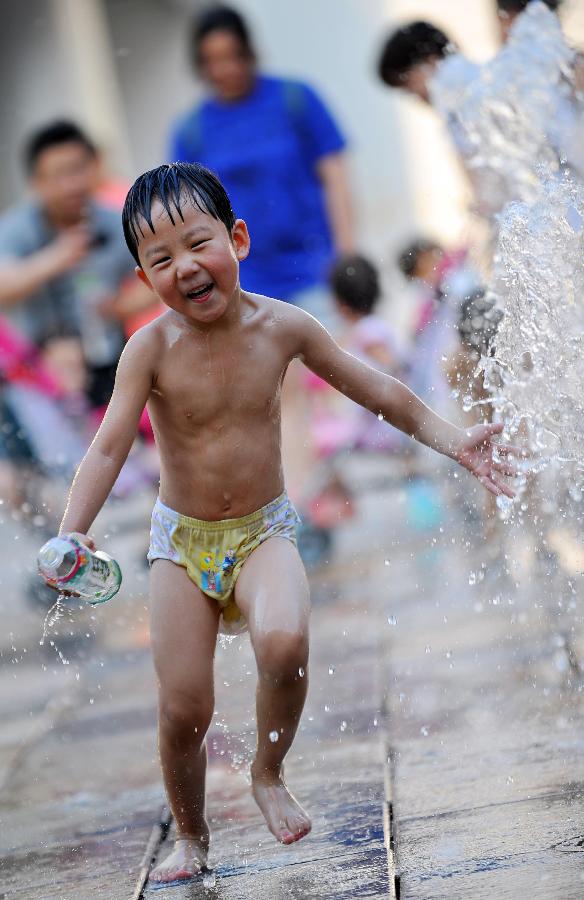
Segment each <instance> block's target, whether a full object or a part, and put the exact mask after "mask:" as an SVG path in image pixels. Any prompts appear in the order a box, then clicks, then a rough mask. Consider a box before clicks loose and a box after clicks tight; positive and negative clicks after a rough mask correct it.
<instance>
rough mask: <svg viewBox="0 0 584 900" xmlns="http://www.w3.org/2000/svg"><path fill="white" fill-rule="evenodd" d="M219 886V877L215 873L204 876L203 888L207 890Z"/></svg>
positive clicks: (206, 873) (207, 873)
mask: <svg viewBox="0 0 584 900" xmlns="http://www.w3.org/2000/svg"><path fill="white" fill-rule="evenodd" d="M216 884H217V876H216V875H215V872H205V874H204V875H203V887H204V888H205V889H206V888H214V887H215V886H216Z"/></svg>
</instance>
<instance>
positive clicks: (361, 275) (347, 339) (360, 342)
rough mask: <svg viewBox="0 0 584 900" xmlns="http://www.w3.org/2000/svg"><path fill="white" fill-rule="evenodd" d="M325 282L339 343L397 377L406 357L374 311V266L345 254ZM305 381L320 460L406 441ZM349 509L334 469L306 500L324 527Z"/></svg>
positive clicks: (392, 448)
mask: <svg viewBox="0 0 584 900" xmlns="http://www.w3.org/2000/svg"><path fill="white" fill-rule="evenodd" d="M330 286H331V289H332V292H333V295H334V298H335V301H336V306H337V311H338V313H339V317H340V320H341V322H342V328H341V331H340V334H339V344H340V346H341V347H343V349H344V350H347V351H348V352H349V353H351V354H352V355H353V356H356V357H357V358H358V359H360V360H361V361H362V362H365V363H367V364H368V365H370V366H372V367H373V368H375V369H379V370H380V371H382V372H385V373H386V374H387V375H393V376H395V377H396V378H400V377H402V376H403V370H404V363H405V359H404V353H403V351H402V350H401V348H400V344H399V341H398V339H397V336H396V334H395V332H394V331H393V329H392V328H391V326H390V325H389V323H388V322H387V321H386V320H385V319H383V318H381V317H380V316H378V315H376V314H375V311H374V310H375V307H376V306H377V304H378V302H379V299H380V296H381V289H380V284H379V276H378V273H377V270H376V269H375V267H374V266H373V265H372V264H371V263H370V262H369V261H368V260H367V259H365V258H364V257H362V256H358V255H350V256H344V257H342V258H341V259H340V260H339V261H338V262H337V263H336V265H335V266H334V268H333V270H332V272H331V275H330ZM308 385H309V388H310V389H311V391H312V393H313V422H312V437H313V442H314V446H315V448H316V452H317V454H318V455H319V456H320V457H321V458H322V457H328V456H332V455H333V454H338V453H340V452H341V451H343V450H365V451H372V452H382V453H388V452H389V453H391V452H396V451H400V450H402V448H403V447H404V445H405V444H406V443H407V439H406V438H405V436H404V435H403V434H401V433H399V432H397V431H395V430H394V429H389V428H387V427H386V425H385V423H384V422H383V421H379V419H378V418H377V416H375V415H374V414H373V413H371V412H368V411H367V410H365V409H363V407H361V406H358V405H357V404H356V403H353V402H352V401H351V400H349V399H347V398H346V397H344V396H342V395H339V394H338V393H337V392H336V391H333V390H332V389H331V388H330V386H329V385H328V384H326V382H324V381H322V380H321V379H320V378H318V377H317V376H316V375H314V374H312V373H309V376H308ZM352 512H353V507H352V504H351V498H350V494H349V492H348V490H347V488H346V486H345V485H344V483H343V480H342V478H341V476H340V474H339V473H338V472H333V473H332V475H331V476H330V477H329V479H328V481H327V483H326V485H325V487H324V489H323V490H322V491H321V492H320V493H319V495H318V496H317V497H315V498H314V499H313V501H312V503H311V518H312V520H313V521H314V522H315V524H318V525H322V526H325V527H328V526H330V525H331V524H334V523H335V522H336V521H338V520H339V519H343V518H347V517H348V516H350V515H351V514H352Z"/></svg>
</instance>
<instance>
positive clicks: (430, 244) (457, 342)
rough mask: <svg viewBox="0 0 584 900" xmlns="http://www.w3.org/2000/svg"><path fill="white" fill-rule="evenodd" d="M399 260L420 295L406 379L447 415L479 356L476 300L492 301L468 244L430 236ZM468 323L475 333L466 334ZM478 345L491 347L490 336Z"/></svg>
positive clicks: (406, 250) (463, 393)
mask: <svg viewBox="0 0 584 900" xmlns="http://www.w3.org/2000/svg"><path fill="white" fill-rule="evenodd" d="M397 264H398V268H399V270H400V272H401V273H402V275H403V276H404V278H406V279H407V281H409V282H410V283H411V284H412V286H413V287H414V288H415V290H416V293H417V294H418V309H417V311H416V315H415V319H414V321H415V325H414V336H413V347H412V351H411V354H410V359H409V365H408V374H407V376H406V378H405V381H406V382H407V384H408V385H409V387H411V389H412V390H414V391H416V393H418V394H419V395H420V396H421V397H424V399H425V401H426V402H427V403H432V404H433V405H434V406H436V407H437V408H438V409H440V410H441V411H442V414H448V413H450V414H452V399H451V397H452V388H453V387H454V388H456V389H457V391H458V392H459V393H460V394H461V396H462V397H464V396H466V394H467V393H468V392H469V391H470V390H471V386H470V382H471V381H472V380H473V378H474V371H475V369H476V366H477V363H478V361H479V355H480V353H479V355H476V354H475V353H473V352H472V345H471V341H472V340H473V339H474V340H476V341H478V338H479V334H478V332H479V330H480V329H479V325H480V323H479V320H478V318H477V304H479V305H480V302H483V303H484V304H486V305H487V306H488V302H487V301H486V300H485V299H484V289H483V285H482V283H481V279H480V277H479V275H478V273H477V272H476V271H475V270H474V269H473V267H472V266H471V265H470V264H469V261H468V253H467V250H466V249H464V248H462V249H458V250H455V251H447V250H445V249H444V247H441V246H440V244H438V243H436V242H435V241H432V240H428V239H427V238H418V239H417V240H415V241H412V242H411V243H410V244H409V245H408V246H407V247H405V248H404V249H403V250H402V252H401V253H400V254H399V256H398V259H397ZM478 298H482V299H481V300H480V301H479V299H478ZM473 322H474V323H475V327H474V328H473ZM468 328H470V331H471V332H472V333H471V334H469V336H468V339H467V338H466V331H465V329H468ZM475 332H476V333H475ZM491 336H492V335H491V333H490V332H489V339H490V337H491ZM476 349H477V351H481V352H482V350H483V349H484V350H485V351H486V344H485V341H484V340H483V342H482V343H481V344H480V346H479V345H478V344H477V348H476Z"/></svg>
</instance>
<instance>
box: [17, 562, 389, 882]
mask: <svg viewBox="0 0 584 900" xmlns="http://www.w3.org/2000/svg"><path fill="white" fill-rule="evenodd" d="M128 552H129V551H128ZM372 565H373V566H375V568H376V569H382V570H383V562H382V561H380V560H379V559H378V558H377V559H375V562H374V561H373V556H372V555H370V557H369V558H368V562H367V563H366V564H364V565H363V567H362V571H361V575H360V576H359V575H357V576H356V580H355V587H356V591H355V592H349V593H347V594H345V593H343V591H342V590H340V589H339V583H340V582H339V579H337V580H336V581H335V579H334V578H333V579H331V583H332V589H331V590H328V589H327V590H325V591H320V592H319V591H318V590H317V591H316V592H315V593H316V595H317V596H316V597H315V610H314V617H313V644H312V646H313V655H312V659H311V687H310V692H309V702H308V705H307V709H306V712H305V716H304V718H303V721H302V724H301V729H300V733H299V737H298V741H297V744H296V745H295V748H294V752H293V754H292V756H291V759H290V763H289V765H288V766H287V778H288V780H289V782H290V784H291V786H292V788H293V790H294V791H295V793H297V794H298V796H299V797H300V799H301V800H302V802H304V803H305V804H306V806H307V807H308V809H309V811H310V812H311V814H312V815H313V818H314V831H313V834H312V835H311V836H310V837H309V838H308V839H307V840H305V841H302V842H300V843H299V844H298V845H296V846H294V847H291V848H283V847H281V846H280V845H279V844H277V843H276V842H275V841H274V839H273V838H272V837H271V835H270V834H269V832H268V831H267V829H266V828H265V824H264V823H263V820H262V818H261V816H260V814H259V811H258V810H257V808H256V806H255V804H254V803H253V800H252V798H251V795H250V791H249V785H248V783H247V780H246V777H245V768H246V765H247V763H248V762H249V761H250V759H251V754H252V751H253V744H254V733H253V722H254V687H255V665H254V662H253V657H252V654H251V650H250V647H249V642H248V640H247V638H243V639H238V640H236V641H235V642H233V643H232V644H231V645H227V646H225V647H224V648H223V649H220V650H219V653H218V660H217V677H216V680H217V713H216V716H215V718H214V722H213V725H212V729H211V732H210V735H209V748H210V766H209V812H210V819H211V827H212V832H213V848H212V857H211V863H212V865H214V866H215V867H216V878H217V881H216V888H215V889H214V891H215V893H214V894H211V896H213V895H215V896H225V897H228V898H232V897H233V898H235V897H247V896H251V894H252V893H254V894H258V892H259V896H269V897H279V896H282V897H290V898H299V900H300V898H302V897H307V898H308V897H310V896H320V897H324V898H326V897H330V898H331V900H332V898H337V897H347V898H348V897H352V896H370V897H385V896H387V895H388V890H389V888H388V871H387V852H386V849H385V846H384V833H383V804H384V794H383V759H382V747H381V731H380V728H379V707H380V696H381V690H380V685H379V676H378V666H377V657H378V647H379V637H378V636H379V622H377V620H376V612H375V606H371V605H370V604H369V603H368V601H367V598H366V596H364V595H363V591H362V585H363V584H365V583H367V581H368V580H369V579H370V574H368V572H369V569H370V567H371V566H372ZM134 584H136V582H134ZM140 591H141V587H140V583H137V587H136V588H135V596H134V597H133V599H132V601H131V602H130V601H129V600H128V599H125V598H121V603H120V604H119V605H118V606H117V607H116V606H115V605H114V604H112V605H111V606H110V607H108V608H107V609H104V610H100V611H99V612H98V617H99V618H100V621H99V622H98V627H99V628H100V630H101V634H100V641H99V642H98V643H97V644H96V645H94V646H93V647H92V649H91V653H90V655H89V657H88V659H85V660H81V662H80V663H78V664H75V662H74V661H72V663H71V666H70V667H67V668H65V667H63V666H61V664H60V663H59V662H58V660H57V659H56V657H55V658H54V659H53V660H52V661H51V662H50V663H49V664H48V665H47V664H46V662H42V660H40V659H35V660H33V661H32V662H31V663H30V664H29V665H28V666H25V665H24V664H21V668H17V669H16V673H17V675H18V678H17V682H15V683H18V685H19V688H18V692H19V697H16V696H15V697H12V698H11V696H10V688H9V686H8V687H7V694H6V701H7V702H6V707H7V709H8V710H9V712H10V718H11V721H12V727H13V738H14V740H18V739H20V740H21V742H22V743H23V756H22V761H21V764H20V765H19V767H18V768H17V769H16V770H14V771H12V772H10V773H9V774H10V777H9V779H8V782H7V784H6V785H5V789H4V792H3V794H2V797H1V800H0V835H1V836H0V855H1V860H0V884H2V886H3V887H2V890H5V891H7V892H8V896H17V897H19V898H29V897H30V898H31V900H32V898H33V897H34V898H35V900H52V898H55V900H57V898H58V900H70V898H71V900H73V898H74V897H75V898H78V897H83V898H84V900H85V898H87V900H91V898H94V897H97V898H102V897H103V898H105V897H108V898H116V900H117V898H120V900H121V898H125V897H128V898H129V897H131V896H132V893H133V890H134V886H135V884H136V879H137V877H138V870H139V867H140V863H141V861H142V856H143V852H144V849H145V847H146V844H147V841H148V838H149V835H150V833H151V830H152V827H153V825H154V824H155V822H156V821H157V817H158V814H159V810H160V808H161V804H162V802H163V792H162V787H161V783H160V773H159V768H158V762H157V759H156V746H155V741H156V738H155V729H154V723H155V695H156V689H155V681H154V677H153V672H152V665H151V660H150V657H149V653H148V650H147V649H146V648H143V647H142V646H141V645H142V644H143V643H144V638H145V634H144V626H143V623H138V625H136V619H135V617H134V614H135V613H136V612H137V611H138V612H139V610H140V609H142V613H140V615H145V612H144V601H143V599H141V596H140ZM123 603H125V604H126V606H123V605H122V604H123ZM108 618H109V621H106V622H105V623H104V620H105V619H108ZM124 619H125V621H124ZM124 635H125V641H124ZM32 638H34V634H32ZM42 665H46V671H45V670H42V668H41V667H42ZM27 673H28V674H27ZM12 674H13V673H12V666H5V667H4V669H3V670H1V671H0V695H1V691H2V686H3V685H8V681H7V678H8V675H10V676H11V675H12ZM76 674H79V680H77V679H76V677H75V675H76ZM2 675H3V676H4V678H2V677H1V676H2ZM70 686H73V690H74V696H75V700H74V703H73V705H72V708H71V710H70V714H68V715H66V716H63V717H62V718H61V719H60V720H59V721H58V722H55V723H54V724H53V726H52V727H51V728H49V729H48V730H47V732H46V733H45V734H43V735H42V736H41V737H40V739H39V740H37V741H35V742H34V743H33V744H32V745H30V746H28V745H27V744H26V729H25V728H24V724H25V721H26V715H27V714H28V712H30V711H32V710H34V709H35V708H37V709H38V710H39V711H41V710H42V708H43V704H44V703H46V701H47V699H50V696H51V693H52V692H53V691H55V692H56V691H64V690H67V689H69V687H70ZM19 709H20V711H19ZM21 713H22V714H21ZM8 824H9V828H7V827H5V826H7V825H8ZM167 848H168V845H167V847H164V848H163V849H162V851H161V853H162V854H164V853H166V852H167ZM252 873H253V874H252ZM202 887H203V886H202V883H199V884H198V885H191V886H189V887H188V888H187V887H181V888H176V889H169V890H168V891H167V890H164V891H162V892H161V891H159V892H157V893H158V894H159V895H160V900H163V895H166V894H168V895H169V896H172V897H175V898H176V900H179V898H180V896H181V892H184V891H187V892H188V891H190V892H191V893H190V894H189V893H187V894H186V896H189V895H192V896H197V894H196V893H195V894H192V891H197V890H198V891H199V892H200V890H201V889H202ZM310 890H312V891H313V893H312V894H311V893H309V891H310ZM217 892H219V893H217ZM208 895H209V894H208V892H207V893H203V894H202V896H208Z"/></svg>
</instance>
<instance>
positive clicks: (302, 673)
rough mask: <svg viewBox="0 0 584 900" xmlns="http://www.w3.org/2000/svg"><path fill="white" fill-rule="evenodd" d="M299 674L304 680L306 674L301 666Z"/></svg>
mask: <svg viewBox="0 0 584 900" xmlns="http://www.w3.org/2000/svg"><path fill="white" fill-rule="evenodd" d="M298 674H299V675H300V677H301V678H304V675H305V672H304V669H303V668H302V666H300V668H299V669H298Z"/></svg>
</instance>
